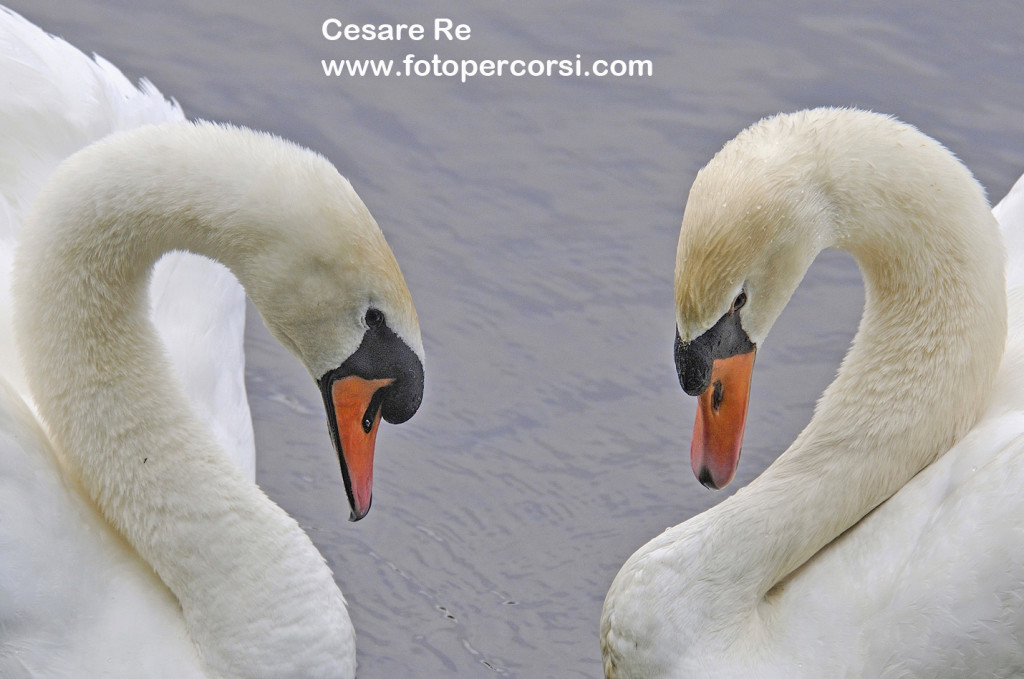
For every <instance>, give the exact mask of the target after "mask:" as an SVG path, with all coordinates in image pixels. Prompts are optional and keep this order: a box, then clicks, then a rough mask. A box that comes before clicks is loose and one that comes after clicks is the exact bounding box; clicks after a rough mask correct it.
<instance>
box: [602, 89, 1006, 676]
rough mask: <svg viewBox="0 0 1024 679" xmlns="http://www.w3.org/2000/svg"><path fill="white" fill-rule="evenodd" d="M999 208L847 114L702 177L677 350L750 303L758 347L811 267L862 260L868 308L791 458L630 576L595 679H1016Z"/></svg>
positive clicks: (649, 553)
mask: <svg viewBox="0 0 1024 679" xmlns="http://www.w3.org/2000/svg"><path fill="white" fill-rule="evenodd" d="M994 212H995V215H996V217H997V218H998V220H999V225H998V226H997V224H996V220H994V219H992V215H991V213H990V212H989V209H988V206H987V203H986V201H985V198H984V193H983V191H982V190H981V188H980V186H978V184H977V182H976V181H975V180H974V179H973V177H971V175H970V173H969V172H968V171H967V170H966V168H964V167H963V166H962V165H961V164H960V163H959V162H958V161H957V160H956V159H955V158H954V157H953V156H952V154H950V153H949V152H948V151H946V149H944V148H942V147H941V146H940V145H939V144H937V143H936V142H934V141H933V140H931V139H929V138H928V137H926V136H924V135H923V134H921V133H919V132H918V131H916V130H915V129H913V128H911V127H909V126H906V125H903V124H900V123H898V122H896V121H894V120H892V119H891V118H888V117H885V116H881V115H876V114H870V113H864V112H860V111H850V110H834V109H818V110H813V111H805V112H801V113H797V114H793V115H788V116H777V117H775V118H771V119H768V120H765V121H762V122H761V123H759V124H757V125H755V126H753V127H752V128H750V129H748V130H746V131H745V132H743V133H742V134H740V135H739V136H738V137H737V138H736V139H735V140H733V141H732V142H730V143H729V144H727V145H726V147H725V148H724V149H723V150H722V151H721V152H720V153H719V154H718V155H717V156H716V157H715V159H713V160H712V161H711V162H710V163H709V164H708V166H707V167H706V168H705V169H704V170H702V171H701V173H700V174H699V175H698V177H697V180H696V181H695V183H694V188H693V190H692V191H691V194H690V199H689V202H688V204H687V209H686V216H685V217H684V221H683V228H682V231H681V234H680V249H679V260H678V263H677V270H676V301H677V307H678V322H679V327H680V332H681V333H682V334H684V336H687V337H695V336H698V335H699V334H700V333H701V332H703V331H704V330H705V329H707V328H708V327H709V324H710V323H713V322H714V320H715V319H717V318H718V317H719V316H721V315H722V314H723V313H728V309H729V303H730V300H731V299H732V298H733V297H734V296H735V295H736V291H737V290H738V289H743V290H745V291H746V293H747V295H748V296H749V300H748V301H747V303H746V306H745V307H744V308H743V310H742V311H740V312H739V313H740V314H741V316H740V317H741V323H742V326H743V328H744V329H745V330H746V332H747V334H748V335H749V337H750V338H751V340H753V342H754V343H755V344H758V345H760V343H761V342H762V341H763V340H764V338H765V336H766V335H767V332H768V329H769V328H770V327H771V325H772V324H773V323H774V322H775V319H776V318H777V317H778V314H779V312H780V311H781V309H782V307H783V306H784V305H785V303H786V301H787V300H788V299H789V296H790V295H791V294H792V292H793V290H794V289H795V287H796V285H797V284H798V283H799V281H800V279H801V278H802V276H803V273H804V271H806V267H807V266H808V265H809V263H810V261H811V260H812V259H813V257H814V256H815V255H816V254H817V252H818V251H819V250H820V249H822V248H823V247H840V248H844V249H846V250H848V251H849V252H851V253H852V254H853V256H854V258H855V259H856V260H857V262H858V265H859V266H860V268H861V271H862V273H863V275H864V278H865V288H866V302H865V311H864V316H863V317H862V320H861V324H860V327H859V329H858V332H857V336H856V337H855V339H854V343H853V346H852V347H851V349H850V351H849V353H848V354H847V356H846V358H845V359H844V361H843V365H842V367H841V369H840V371H839V374H838V375H837V378H836V380H835V382H833V384H832V385H830V386H829V388H828V389H827V390H826V391H825V394H824V395H823V396H822V398H821V400H820V402H819V403H818V405H817V407H816V409H815V415H814V418H813V419H812V421H811V423H810V424H809V425H808V426H807V428H806V429H805V430H804V431H803V433H801V435H800V436H799V437H798V438H797V440H796V441H795V442H794V443H793V444H792V446H791V447H790V448H789V450H787V451H786V452H785V453H783V454H782V455H781V456H780V457H779V459H778V460H777V461H776V462H775V463H774V464H773V465H772V466H771V467H769V469H768V470H766V471H765V472H764V473H763V474H762V475H761V476H760V477H759V478H758V479H756V480H755V481H754V482H752V483H751V484H749V485H748V486H747V487H745V488H743V489H740V490H739V491H738V492H737V493H736V494H735V495H734V496H733V497H731V498H729V499H727V500H725V501H723V502H722V503H721V504H719V505H718V506H716V507H714V508H712V509H711V510H709V511H707V512H705V513H703V514H701V515H699V516H697V517H694V518H693V519H691V520H690V521H687V522H685V523H683V524H680V525H678V526H676V527H674V528H670V529H669V530H667V531H666V532H665V533H664V534H662V535H661V536H659V537H657V538H655V539H653V540H652V541H650V542H649V543H648V544H647V545H645V546H644V547H642V548H641V549H640V550H638V551H637V552H636V553H635V554H634V555H633V556H632V557H631V558H630V559H629V561H628V562H627V563H626V564H625V565H624V566H623V568H622V570H621V571H620V572H619V574H618V576H617V577H616V579H615V581H614V583H613V584H612V586H611V588H610V590H609V592H608V596H607V598H606V600H605V607H604V612H603V616H602V625H601V641H602V648H603V651H604V663H605V671H606V673H607V675H608V676H609V677H612V678H615V679H624V678H627V677H629V678H639V677H643V678H644V679H657V678H669V677H673V678H678V677H704V676H707V677H734V676H745V677H751V676H756V677H787V678H792V677H825V676H829V677H835V676H843V677H865V678H866V677H978V678H979V679H980V678H982V677H1010V676H1020V674H1021V673H1022V672H1024V606H1022V605H1021V602H1022V599H1024V566H1022V564H1024V528H1022V523H1021V520H1020V519H1021V516H1024V494H1022V493H1021V492H1020V489H1021V487H1022V486H1021V484H1022V483H1024V386H1022V385H1024V286H1022V283H1024V279H1022V275H1024V274H1022V266H1024V264H1022V263H1024V242H1022V238H1024V235H1022V234H1024V181H1020V182H1018V183H1017V185H1016V186H1015V187H1014V188H1013V190H1012V191H1011V192H1010V194H1009V195H1008V196H1007V197H1006V198H1005V199H1004V200H1003V201H1002V203H1000V205H999V206H998V207H997V208H996V209H995V211H994ZM1000 227H1001V228H1000ZM1004 239H1005V242H1006V245H1007V247H1008V253H1005V252H1004V246H1003V240H1004ZM1006 254H1008V258H1007V257H1006ZM1006 259H1008V264H1007V265H1006V272H1007V276H1006V277H1005V282H1004V275H1003V271H1004V261H1005V260H1006ZM819 303H820V304H821V305H827V304H828V300H819ZM1004 345H1005V353H1004ZM754 407H756V405H755V406H754ZM918 472H920V473H918Z"/></svg>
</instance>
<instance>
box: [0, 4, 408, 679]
mask: <svg viewBox="0 0 1024 679" xmlns="http://www.w3.org/2000/svg"><path fill="white" fill-rule="evenodd" d="M0 79H3V82H4V87H2V88H0V90H2V92H0V130H2V134H3V137H2V142H0V143H2V144H3V147H4V153H3V154H0V156H2V160H0V192H2V197H3V203H2V205H0V207H2V210H3V211H2V213H0V216H2V217H3V221H2V222H0V230H2V233H0V236H2V243H0V245H2V247H0V258H2V261H0V264H2V267H0V277H2V278H0V309H2V315H0V338H2V339H0V351H2V352H3V354H2V356H3V362H2V363H3V366H2V367H0V370H2V371H3V372H2V378H0V553H2V555H3V556H2V558H0V676H3V677H4V678H5V679H23V678H27V677H47V678H54V677H75V678H89V677H128V676H131V677H147V678H150V677H151V678H157V677H174V678H176V679H180V678H192V677H196V678H198V677H224V678H227V677H321V678H327V677H330V678H334V679H343V678H345V679H351V677H353V676H354V674H355V640H354V632H353V629H352V624H351V622H350V620H349V617H348V614H347V612H346V610H345V604H344V599H343V597H342V595H341V592H340V591H339V589H338V587H337V585H336V584H335V582H334V579H333V575H332V574H331V572H330V570H329V569H328V567H327V565H326V564H325V563H324V560H323V558H322V557H321V556H320V554H319V553H318V552H317V551H316V549H315V547H314V546H313V544H312V543H311V542H310V540H309V538H308V536H306V534H305V533H304V532H303V531H302V530H301V529H300V528H299V526H298V525H297V524H296V523H295V521H294V520H293V519H291V518H290V517H289V516H287V515H286V514H285V513H284V512H283V511H282V510H281V509H280V508H279V507H278V506H277V505H275V504H274V503H272V502H271V501H270V500H269V499H267V497H266V496H265V495H264V494H263V493H262V492H261V491H260V490H259V489H258V488H257V487H256V486H255V484H254V483H253V482H252V477H253V445H252V429H251V422H250V420H249V412H248V406H247V403H246V400H245V391H244V382H243V354H242V331H243V325H244V297H243V295H242V292H241V288H240V287H239V284H238V282H237V281H236V280H235V278H234V277H233V276H232V275H231V274H230V273H228V270H227V269H226V268H225V267H223V266H221V265H219V264H214V263H213V262H212V261H211V260H208V259H205V258H204V257H200V256H198V255H187V256H186V255H183V254H180V253H173V252H172V251H175V250H189V251H193V252H199V253H201V254H203V255H207V256H210V257H217V258H220V259H222V260H223V261H225V262H226V263H227V264H228V265H229V266H230V267H231V269H232V270H233V271H234V272H235V273H236V274H237V275H238V276H239V278H240V279H241V280H242V282H243V283H245V285H246V287H247V289H248V292H249V293H250V295H251V296H252V298H253V300H254V302H255V303H256V306H257V308H259V309H260V311H261V314H262V315H263V318H264V320H265V321H266V322H267V324H268V326H269V327H270V329H271V331H272V332H273V333H274V334H275V336H276V337H277V338H278V339H280V340H281V341H282V342H283V343H284V344H285V345H286V346H287V348H288V349H290V350H291V351H292V352H293V353H294V354H295V355H296V356H297V357H298V358H300V359H301V360H302V361H303V362H304V363H305V365H306V366H307V368H308V369H309V370H310V372H311V374H312V375H313V376H314V377H315V378H320V377H321V376H322V375H331V374H333V373H332V372H331V371H332V370H335V369H339V370H340V368H339V366H342V365H343V364H344V363H345V361H346V359H347V358H348V357H349V356H351V355H352V354H353V353H354V352H355V351H356V349H357V347H360V346H361V343H362V344H365V342H364V341H363V340H364V333H365V334H366V335H367V336H368V335H369V330H368V329H367V321H365V320H364V318H369V316H368V315H367V309H368V308H370V307H372V308H373V309H374V310H375V313H376V314H377V315H376V316H374V321H375V323H376V324H377V326H379V327H377V328H376V329H375V332H377V334H378V335H379V336H382V337H383V336H385V335H381V332H382V330H381V328H385V329H387V330H388V332H389V333H390V335H387V336H388V337H391V338H392V340H389V341H392V342H393V346H395V347H399V348H402V347H404V349H402V350H403V351H406V354H407V356H406V355H405V354H403V356H405V358H404V359H403V360H407V361H411V363H410V365H411V364H419V365H420V366H421V363H422V354H423V350H422V342H421V340H420V336H419V328H418V324H417V320H416V315H415V310H414V309H413V307H412V302H411V299H410V297H409V293H408V290H407V288H406V286H405V282H404V280H403V279H402V275H401V272H400V271H399V269H398V266H397V263H396V262H395V261H394V258H393V256H392V254H391V251H390V249H389V248H388V246H387V244H386V243H385V241H384V238H383V235H382V234H381V232H380V230H379V229H378V228H377V225H376V223H375V222H374V221H373V218H372V217H371V216H370V214H369V212H368V211H367V210H366V208H365V206H364V205H363V204H362V202H361V201H360V200H359V198H358V196H357V195H356V194H355V192H354V191H353V189H352V187H351V186H350V185H349V183H348V182H347V181H346V180H345V179H344V178H343V177H341V176H340V175H339V174H338V173H337V171H336V170H335V169H334V168H333V167H332V166H331V165H330V163H328V162H327V161H326V160H325V159H323V158H322V157H320V156H318V155H316V154H314V153H312V152H309V151H307V150H305V149H302V148H300V147H297V146H294V145H292V144H290V143H288V142H284V141H282V140H279V139H276V138H274V137H271V136H270V135H266V134H261V133H254V132H252V131H249V130H244V129H238V128H232V127H227V126H217V125H212V124H207V123H199V124H190V123H185V122H183V121H182V115H181V112H180V110H179V109H178V107H177V106H176V105H174V104H171V103H168V102H167V101H165V100H164V99H163V98H162V97H161V96H160V95H159V93H158V92H157V91H156V90H155V89H154V88H153V87H152V86H150V85H149V84H147V83H143V84H142V86H141V89H140V90H137V89H135V88H134V87H132V86H131V85H130V84H129V83H128V82H127V81H126V80H125V79H124V77H123V76H122V75H121V74H120V73H119V72H117V70H116V69H115V68H114V67H113V66H111V65H110V64H108V63H106V62H104V61H102V60H100V59H98V58H97V59H96V60H95V61H93V60H90V59H88V58H86V57H85V56H84V55H82V54H81V53H79V52H78V51H76V50H75V49H74V48H72V47H70V46H69V45H67V44H66V43H64V42H63V41H60V40H58V39H56V38H53V37H51V36H48V35H46V34H44V33H42V32H41V31H40V30H39V29H37V28H36V27H34V26H32V25H31V24H29V23H28V22H26V21H24V20H23V19H22V18H20V17H18V16H17V15H14V14H12V13H10V12H6V11H3V12H0ZM161 121H170V122H163V123H161V124H160V125H146V123H153V122H161ZM98 139H100V141H98V142H97V141H96V140H98ZM92 142H96V143H92ZM83 147H85V148H84V150H81V151H79V149H82V148H83ZM72 154H73V155H72ZM58 165H59V167H58ZM44 184H45V186H44ZM15 251H16V252H15ZM165 252H172V254H170V255H168V256H166V257H164V258H163V259H162V260H161V261H160V262H159V265H158V266H157V267H156V271H155V273H154V274H153V278H152V281H151V285H149V286H147V285H146V283H147V281H148V276H149V272H150V271H151V269H152V267H153V264H154V263H155V262H156V261H157V260H158V259H159V258H160V257H161V256H162V255H163V253H165ZM151 318H152V319H155V327H154V324H151V322H150V320H151ZM15 345H17V349H18V356H20V357H21V360H19V359H18V358H17V357H16V355H15ZM168 349H169V351H168ZM168 357H169V358H170V360H168ZM362 369H364V370H365V368H362ZM371 369H372V370H378V369H379V370H381V371H383V372H382V373H381V375H374V377H375V378H377V377H380V378H387V379H377V383H382V384H390V383H391V382H394V383H395V384H396V385H397V384H399V382H398V381H395V379H392V378H393V377H394V376H393V375H390V374H389V373H388V372H387V371H388V370H389V369H390V366H388V365H383V366H377V367H372V368H371ZM419 370H420V372H419V375H422V368H421V367H420V368H419ZM346 374H347V373H346ZM358 377H359V375H358V374H357V375H356V376H354V377H349V378H348V379H351V380H356V381H358V379H357V378H358ZM414 377H415V376H414ZM389 380H390V381H389ZM419 380H420V381H419V382H418V383H416V382H415V381H414V383H413V387H412V388H411V391H410V390H408V389H407V393H403V396H402V398H409V399H411V400H410V401H409V402H407V403H396V404H391V403H390V402H389V401H388V400H387V399H389V398H392V397H390V396H388V397H385V406H384V407H385V408H391V409H392V410H390V411H385V416H386V417H387V416H388V415H387V413H388V412H391V413H393V414H392V416H391V418H389V419H392V421H394V419H395V418H399V419H404V418H406V417H408V416H411V414H412V411H414V410H415V406H416V405H418V402H419V400H418V399H419V396H420V394H421V393H422V392H421V391H419V392H416V390H415V388H416V384H418V385H419V387H418V388H419V389H420V390H421V389H422V377H420V378H419ZM327 384H330V382H327ZM368 397H369V396H368ZM335 398H338V397H337V396H335ZM375 402H377V401H375ZM377 403H378V406H377V407H378V408H379V407H381V406H380V405H379V402H377ZM403 408H404V409H403ZM372 414H373V413H370V412H369V411H368V415H371V416H372ZM379 416H380V412H379V411H378V414H377V417H378V419H379ZM360 417H361V418H365V417H366V416H364V415H362V414H361V411H360ZM43 423H45V424H43ZM339 424H341V423H340V422H339ZM332 426H333V423H332ZM375 427H376V425H374V429H373V430H372V431H370V432H368V434H369V439H368V440H369V445H370V447H371V448H370V449H371V454H372V441H373V434H375V431H376V429H375ZM357 429H358V426H357ZM359 435H361V434H359ZM343 440H344V441H349V440H350V439H343ZM346 445H347V444H346ZM339 452H340V451H339ZM225 453H226V454H225ZM371 459H372V458H371ZM231 460H233V461H234V463H232V461H231ZM366 492H367V493H368V490H367V491H366ZM368 500H369V497H368V495H367V496H366V501H367V502H368ZM115 526H116V529H115Z"/></svg>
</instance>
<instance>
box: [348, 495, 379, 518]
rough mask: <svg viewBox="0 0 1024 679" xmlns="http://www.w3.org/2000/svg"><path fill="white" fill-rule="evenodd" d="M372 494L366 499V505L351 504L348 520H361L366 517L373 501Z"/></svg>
mask: <svg viewBox="0 0 1024 679" xmlns="http://www.w3.org/2000/svg"><path fill="white" fill-rule="evenodd" d="M372 500H373V498H372V496H371V497H370V499H368V500H367V501H366V504H365V505H362V506H357V505H356V504H350V505H349V514H348V520H349V521H351V522H352V523H355V522H356V521H361V520H362V519H364V518H366V515H367V514H369V513H370V504H371V503H372Z"/></svg>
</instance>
